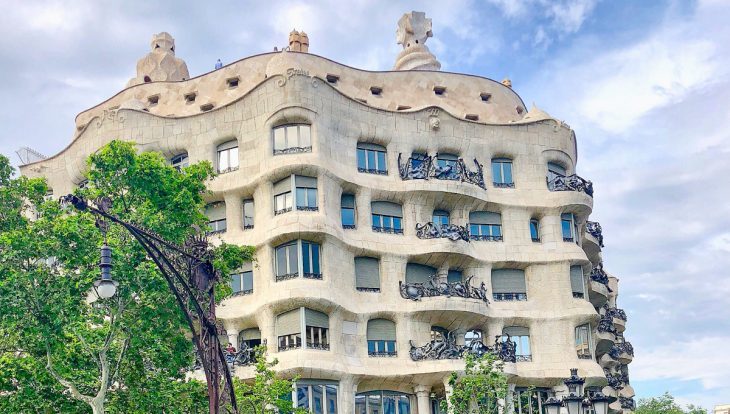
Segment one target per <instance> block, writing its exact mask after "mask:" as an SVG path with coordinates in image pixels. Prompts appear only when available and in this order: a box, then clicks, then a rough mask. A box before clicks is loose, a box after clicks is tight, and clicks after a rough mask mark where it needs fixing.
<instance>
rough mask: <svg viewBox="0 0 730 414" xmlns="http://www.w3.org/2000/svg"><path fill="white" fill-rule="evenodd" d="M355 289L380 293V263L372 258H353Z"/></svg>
mask: <svg viewBox="0 0 730 414" xmlns="http://www.w3.org/2000/svg"><path fill="white" fill-rule="evenodd" d="M355 289H357V290H358V291H360V292H380V261H379V260H378V259H376V258H374V257H364V256H363V257H356V258H355Z"/></svg>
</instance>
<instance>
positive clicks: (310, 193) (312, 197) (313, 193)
mask: <svg viewBox="0 0 730 414" xmlns="http://www.w3.org/2000/svg"><path fill="white" fill-rule="evenodd" d="M307 206H309V207H317V190H316V189H315V188H310V189H308V190H307Z"/></svg>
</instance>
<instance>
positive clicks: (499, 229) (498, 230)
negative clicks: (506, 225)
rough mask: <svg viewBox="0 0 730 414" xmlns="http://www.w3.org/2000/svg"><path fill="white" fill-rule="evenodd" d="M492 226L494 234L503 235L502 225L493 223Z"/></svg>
mask: <svg viewBox="0 0 730 414" xmlns="http://www.w3.org/2000/svg"><path fill="white" fill-rule="evenodd" d="M490 227H492V236H501V235H502V226H497V225H493V226H490Z"/></svg>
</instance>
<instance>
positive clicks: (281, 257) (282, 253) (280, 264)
mask: <svg viewBox="0 0 730 414" xmlns="http://www.w3.org/2000/svg"><path fill="white" fill-rule="evenodd" d="M286 250H287V247H286V246H283V247H278V248H277V249H276V275H277V276H281V275H284V274H286V273H287V269H286Z"/></svg>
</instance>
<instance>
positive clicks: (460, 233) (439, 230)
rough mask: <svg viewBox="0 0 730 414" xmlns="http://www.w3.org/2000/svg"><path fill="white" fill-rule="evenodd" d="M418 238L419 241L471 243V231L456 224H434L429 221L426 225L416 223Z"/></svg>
mask: <svg viewBox="0 0 730 414" xmlns="http://www.w3.org/2000/svg"><path fill="white" fill-rule="evenodd" d="M416 236H417V237H418V238H419V239H439V238H444V239H449V240H451V241H457V240H464V241H467V242H468V241H469V229H468V228H467V227H466V226H459V225H456V224H447V225H443V224H434V223H433V222H432V221H429V222H428V223H425V224H418V223H416Z"/></svg>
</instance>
